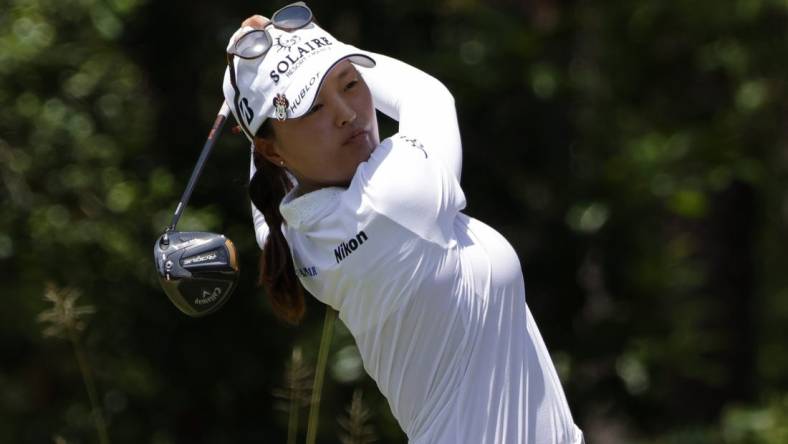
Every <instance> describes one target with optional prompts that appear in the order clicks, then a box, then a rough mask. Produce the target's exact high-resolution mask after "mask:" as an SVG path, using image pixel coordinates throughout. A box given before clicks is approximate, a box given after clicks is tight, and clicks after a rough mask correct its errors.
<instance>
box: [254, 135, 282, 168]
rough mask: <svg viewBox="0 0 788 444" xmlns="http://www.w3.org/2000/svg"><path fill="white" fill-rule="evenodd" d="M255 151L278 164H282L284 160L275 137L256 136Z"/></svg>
mask: <svg viewBox="0 0 788 444" xmlns="http://www.w3.org/2000/svg"><path fill="white" fill-rule="evenodd" d="M254 151H255V152H256V153H257V154H259V155H261V156H263V157H264V158H265V159H266V160H268V161H269V162H271V163H272V164H274V165H276V166H279V165H281V164H282V162H283V161H284V159H283V158H282V156H281V155H280V154H279V146H278V145H277V144H276V141H274V140H273V139H269V138H264V137H255V138H254Z"/></svg>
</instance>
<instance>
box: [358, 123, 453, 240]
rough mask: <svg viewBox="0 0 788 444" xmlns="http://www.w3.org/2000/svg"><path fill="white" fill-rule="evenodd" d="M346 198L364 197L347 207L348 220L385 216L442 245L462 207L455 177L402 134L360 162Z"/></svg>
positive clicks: (423, 147) (420, 145) (422, 147)
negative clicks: (365, 160)
mask: <svg viewBox="0 0 788 444" xmlns="http://www.w3.org/2000/svg"><path fill="white" fill-rule="evenodd" d="M354 188H357V190H354ZM348 195H351V196H355V195H360V196H362V197H361V199H360V202H361V203H360V205H353V204H350V203H348V204H347V205H346V207H347V208H350V209H352V211H353V212H352V213H350V215H351V217H360V218H361V219H365V218H366V220H365V221H362V223H372V222H373V221H374V220H376V219H377V218H378V216H384V217H385V218H386V219H389V220H391V221H393V222H395V223H397V224H398V225H400V226H401V227H403V228H406V229H407V230H408V231H410V232H412V233H414V234H416V235H417V236H419V237H421V238H422V239H424V240H427V241H430V242H432V243H435V244H439V245H443V246H446V245H449V244H451V242H452V240H453V238H454V235H453V233H454V228H453V225H454V219H455V218H456V217H457V214H458V213H459V212H460V211H461V210H462V209H463V208H465V194H464V193H463V192H462V188H460V183H459V181H458V180H457V177H456V176H455V175H454V174H453V173H452V172H450V171H449V170H448V169H447V168H445V167H444V165H443V164H442V162H439V161H438V160H437V159H434V158H433V156H431V155H430V153H429V150H428V149H427V147H426V144H423V143H421V141H420V140H419V139H416V138H415V137H412V136H410V135H404V134H401V133H400V134H395V135H394V136H392V137H390V138H388V139H386V140H384V141H383V142H382V143H381V144H380V145H378V147H377V148H376V149H375V151H374V152H373V153H372V156H370V159H369V160H368V161H367V162H364V163H362V164H361V166H360V167H359V169H358V171H357V172H356V176H355V177H354V178H353V182H352V183H351V187H350V190H349V193H348ZM357 207H360V208H361V210H356V209H355V208H357ZM367 210H368V211H367Z"/></svg>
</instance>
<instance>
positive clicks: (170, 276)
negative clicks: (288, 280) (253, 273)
mask: <svg viewBox="0 0 788 444" xmlns="http://www.w3.org/2000/svg"><path fill="white" fill-rule="evenodd" d="M229 114H230V108H229V107H228V106H227V104H226V103H223V104H222V107H221V109H220V110H219V113H218V115H217V116H216V120H215V121H214V123H213V126H212V127H211V131H210V133H208V139H207V140H206V141H205V144H204V145H203V148H202V152H201V153H200V157H199V159H198V160H197V165H195V167H194V171H192V175H191V177H190V178H189V182H188V184H187V185H186V189H185V190H184V191H183V195H182V196H181V200H180V202H178V206H177V207H176V208H175V214H174V215H173V217H172V222H171V223H170V225H169V226H168V227H167V228H166V229H165V230H164V233H163V234H162V235H161V236H160V237H159V239H158V240H156V243H155V244H154V246H153V260H154V264H155V266H156V271H157V272H158V274H159V282H160V283H161V286H162V288H163V289H164V293H166V294H167V297H169V298H170V301H172V303H173V304H175V306H176V307H178V309H180V310H181V311H182V312H183V313H185V314H187V315H189V316H193V317H200V316H205V315H207V314H210V313H213V312H214V311H216V310H218V309H219V308H220V307H221V306H222V305H224V303H225V302H227V299H228V298H229V297H230V295H231V294H232V292H233V290H234V289H235V286H236V284H237V282H238V270H239V268H238V255H237V252H236V250H235V246H234V245H233V243H232V241H231V240H230V239H228V238H227V237H225V236H224V235H223V234H217V233H206V232H195V231H184V232H181V231H176V229H175V228H176V226H177V224H178V220H179V219H180V217H181V215H182V214H183V211H184V209H185V208H186V204H187V203H188V201H189V198H190V197H191V194H192V191H193V190H194V186H195V184H196V183H197V180H198V179H199V178H200V175H201V174H202V170H203V168H204V167H205V163H206V161H207V160H208V156H209V155H210V153H211V150H212V149H213V145H214V144H215V143H216V139H217V138H218V136H219V134H220V133H221V131H222V127H224V123H225V122H226V120H227V117H228V116H229Z"/></svg>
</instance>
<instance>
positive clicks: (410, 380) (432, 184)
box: [255, 54, 583, 444]
mask: <svg viewBox="0 0 788 444" xmlns="http://www.w3.org/2000/svg"><path fill="white" fill-rule="evenodd" d="M370 56H372V57H373V58H374V59H375V61H376V62H377V66H376V67H375V68H369V69H363V68H359V70H360V72H361V73H362V76H363V77H364V79H365V81H366V82H367V83H368V84H369V86H370V90H371V91H372V94H373V100H374V103H375V106H376V107H377V108H378V109H379V110H381V111H382V112H384V113H386V114H387V115H389V116H391V117H392V118H394V119H396V120H398V121H399V132H398V133H397V134H395V135H394V136H392V137H390V138H387V139H385V140H384V141H383V142H381V144H380V145H379V146H377V147H376V149H375V150H374V151H373V153H372V155H371V157H370V158H369V160H368V161H366V162H362V163H361V164H360V165H359V167H358V169H357V171H356V173H355V175H354V176H353V179H352V181H351V183H350V185H349V186H348V188H339V187H329V188H323V189H320V190H317V191H313V192H311V193H307V194H304V195H302V196H300V197H295V193H294V192H291V193H289V194H288V195H287V196H285V198H284V199H283V201H282V204H281V205H280V210H281V212H282V216H283V218H284V220H285V222H286V223H285V227H284V232H285V237H286V238H287V240H288V243H289V244H290V248H291V251H292V254H293V261H294V263H295V268H296V274H297V275H298V276H299V279H300V280H301V282H302V284H303V285H304V287H305V288H306V289H307V290H308V291H309V292H310V293H311V294H312V295H314V296H315V297H316V298H317V299H319V300H320V301H322V302H324V303H326V304H328V305H330V306H332V307H333V308H335V309H337V310H338V311H339V317H340V319H341V320H342V321H343V322H344V323H345V325H346V326H347V327H348V329H349V330H350V332H351V333H352V334H353V337H354V339H355V340H356V344H357V345H358V348H359V352H360V354H361V357H362V360H363V363H364V368H365V369H366V371H367V372H368V373H369V375H370V376H371V377H372V378H373V379H374V380H375V381H376V382H377V385H378V387H379V388H380V391H381V392H382V393H383V394H384V395H385V396H386V398H387V399H388V401H389V405H390V407H391V410H392V412H393V414H394V417H395V418H396V419H397V420H398V421H399V424H400V425H401V427H402V428H403V430H404V431H405V433H406V434H407V435H408V438H409V441H410V442H411V443H414V444H428V443H429V444H457V443H469V444H480V443H481V444H483V443H487V444H500V443H507V444H508V443H516V444H525V443H572V444H576V443H580V442H582V439H583V438H582V433H581V432H580V430H579V429H578V428H577V427H576V426H575V424H574V422H573V420H572V416H571V413H570V411H569V408H568V405H567V402H566V398H565V396H564V393H563V390H562V388H561V384H560V381H559V380H558V377H557V375H556V372H555V368H554V367H553V364H552V361H551V360H550V356H549V354H548V353H547V350H546V348H545V345H544V342H543V340H542V338H541V335H540V333H539V330H538V329H537V327H536V324H535V323H534V321H533V318H532V317H531V314H530V311H529V310H528V307H527V305H526V303H525V288H524V283H523V277H522V270H521V268H520V263H519V261H518V258H517V255H516V253H515V252H514V250H513V249H512V247H511V245H509V243H508V242H507V241H506V240H505V239H504V238H503V237H502V236H501V235H500V234H498V233H497V232H496V231H494V230H493V229H492V228H490V227H488V226H487V225H484V224H483V223H481V222H479V221H477V220H475V219H473V218H470V217H468V216H466V215H464V214H462V213H461V210H462V209H463V208H464V207H465V195H464V194H463V191H462V189H461V187H460V183H459V177H460V171H461V158H462V150H461V145H460V135H459V130H458V127H457V119H456V114H455V109H454V101H453V99H452V97H451V95H450V94H449V92H448V90H446V88H445V87H444V86H443V85H442V84H441V83H440V82H438V81H437V80H435V79H434V78H432V77H430V76H429V75H427V74H425V73H423V72H421V71H419V70H417V69H415V68H413V67H411V66H408V65H406V64H404V63H402V62H399V61H396V60H394V59H391V58H389V57H385V56H382V55H378V54H370ZM255 228H256V230H257V235H258V241H259V240H260V239H264V236H265V235H266V234H267V227H265V222H264V221H263V220H262V216H259V215H255Z"/></svg>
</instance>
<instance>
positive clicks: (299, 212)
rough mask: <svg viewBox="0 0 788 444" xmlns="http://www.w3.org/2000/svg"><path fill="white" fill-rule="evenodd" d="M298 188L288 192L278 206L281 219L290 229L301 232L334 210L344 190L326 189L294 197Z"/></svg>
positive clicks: (338, 188) (337, 188)
mask: <svg viewBox="0 0 788 444" xmlns="http://www.w3.org/2000/svg"><path fill="white" fill-rule="evenodd" d="M297 191H298V187H295V188H293V189H292V190H290V191H289V192H288V193H287V194H286V195H285V197H284V198H282V202H281V203H280V204H279V212H280V213H282V218H283V219H284V221H285V222H286V223H287V225H289V226H290V227H292V228H295V229H296V230H303V229H305V228H308V227H310V226H311V225H313V224H314V223H316V222H318V221H319V220H320V218H321V217H322V216H325V215H326V214H327V213H328V212H329V211H331V210H332V209H334V208H336V206H337V205H338V203H339V199H340V196H341V195H342V192H343V191H345V189H344V188H340V187H326V188H321V189H319V190H315V191H312V192H309V193H306V194H303V195H301V196H298V197H296V194H297Z"/></svg>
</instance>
